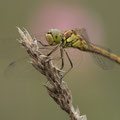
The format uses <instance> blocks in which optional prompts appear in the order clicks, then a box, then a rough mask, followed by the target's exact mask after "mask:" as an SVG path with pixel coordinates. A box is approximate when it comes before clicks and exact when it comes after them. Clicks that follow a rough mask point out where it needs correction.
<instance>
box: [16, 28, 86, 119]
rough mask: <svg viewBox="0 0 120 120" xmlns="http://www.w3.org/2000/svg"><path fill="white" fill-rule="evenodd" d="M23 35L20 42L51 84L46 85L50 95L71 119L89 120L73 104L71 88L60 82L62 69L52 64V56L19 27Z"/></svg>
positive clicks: (33, 63) (35, 65) (32, 61)
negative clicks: (46, 53) (47, 54)
mask: <svg viewBox="0 0 120 120" xmlns="http://www.w3.org/2000/svg"><path fill="white" fill-rule="evenodd" d="M18 31H19V33H20V35H21V37H22V39H21V40H19V42H20V43H21V44H22V46H24V48H25V49H26V51H27V53H28V54H29V55H30V57H31V63H32V65H33V66H34V67H35V68H36V69H37V70H38V71H39V72H40V73H42V74H43V75H45V76H46V78H47V80H48V82H49V84H50V85H48V84H46V85H44V86H45V88H46V89H47V91H48V94H49V95H50V97H52V98H53V99H54V101H55V102H56V103H57V104H58V105H59V106H60V107H61V109H62V110H64V111H66V112H67V113H68V115H69V117H70V119H71V120H87V118H86V116H85V115H82V116H80V113H79V109H78V108H77V109H76V110H75V109H74V107H73V105H72V95H71V92H70V90H69V89H68V88H67V87H65V85H63V84H61V82H60V77H61V74H60V72H61V71H60V70H59V69H58V68H57V67H55V66H54V65H53V64H52V58H51V57H48V56H45V55H43V54H42V53H41V51H40V50H39V46H38V43H37V41H36V40H34V39H33V38H32V37H31V36H30V34H29V33H28V32H27V30H24V32H23V31H22V30H21V29H20V28H18Z"/></svg>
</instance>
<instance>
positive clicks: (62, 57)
mask: <svg viewBox="0 0 120 120" xmlns="http://www.w3.org/2000/svg"><path fill="white" fill-rule="evenodd" d="M63 53H64V52H63V48H60V55H61V56H60V58H61V60H62V65H61V68H60V70H62V69H63V67H64V55H63Z"/></svg>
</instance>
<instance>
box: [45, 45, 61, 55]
mask: <svg viewBox="0 0 120 120" xmlns="http://www.w3.org/2000/svg"><path fill="white" fill-rule="evenodd" d="M58 48H59V45H57V46H56V47H55V48H53V49H52V51H50V52H49V53H48V54H47V56H50V55H51V54H52V53H53V52H55V51H56V50H57V49H58Z"/></svg>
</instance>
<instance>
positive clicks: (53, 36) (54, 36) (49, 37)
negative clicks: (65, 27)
mask: <svg viewBox="0 0 120 120" xmlns="http://www.w3.org/2000/svg"><path fill="white" fill-rule="evenodd" d="M45 37H46V41H47V42H48V44H49V45H56V44H59V43H60V42H61V40H62V32H61V31H60V30H58V29H50V30H49V31H48V33H47V34H46V35H45Z"/></svg>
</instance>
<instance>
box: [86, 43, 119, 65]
mask: <svg viewBox="0 0 120 120" xmlns="http://www.w3.org/2000/svg"><path fill="white" fill-rule="evenodd" d="M90 46H91V47H90V49H89V50H88V51H90V52H94V53H97V54H100V55H102V56H105V57H107V58H109V59H111V60H113V61H115V62H117V63H119V64H120V57H118V56H117V55H116V54H114V53H111V52H109V51H107V50H104V49H102V48H99V47H97V46H94V45H92V44H91V45H90Z"/></svg>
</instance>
